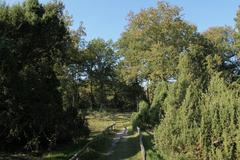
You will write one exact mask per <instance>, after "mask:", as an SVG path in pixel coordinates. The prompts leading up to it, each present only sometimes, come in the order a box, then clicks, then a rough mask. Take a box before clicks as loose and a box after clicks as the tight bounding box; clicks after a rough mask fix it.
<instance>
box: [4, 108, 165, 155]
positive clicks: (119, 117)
mask: <svg viewBox="0 0 240 160" xmlns="http://www.w3.org/2000/svg"><path fill="white" fill-rule="evenodd" d="M130 117H131V114H130V113H118V112H91V113H89V114H88V116H87V120H88V124H89V128H90V130H91V134H90V137H89V139H88V140H86V141H82V142H81V143H80V144H68V145H63V146H58V147H57V148H55V149H54V150H53V151H51V152H46V153H44V154H42V156H40V158H37V156H32V155H31V154H27V155H24V154H17V155H14V154H12V155H10V154H8V155H5V156H2V155H4V154H1V153H0V160H3V159H4V160H5V159H6V160H15V159H16V160H17V159H19V160H28V159H29V160H30V159H31V160H38V159H41V160H42V159H43V160H67V159H69V158H70V157H71V156H72V155H74V154H75V153H76V152H77V151H79V150H80V149H81V148H82V147H83V146H84V144H86V143H87V142H89V141H91V140H92V139H93V138H95V137H96V136H98V135H99V134H101V132H102V131H103V130H104V129H105V128H106V127H108V126H109V125H111V124H113V123H114V122H115V123H116V126H115V131H116V132H119V131H121V130H123V128H124V127H128V128H129V134H128V136H125V137H124V140H121V141H120V142H118V143H117V144H116V146H115V147H114V148H112V138H113V137H114V136H115V135H114V134H110V135H107V136H104V137H103V138H101V139H99V140H98V141H96V142H94V143H93V144H92V145H91V146H90V147H89V148H88V149H87V151H86V152H84V154H83V155H82V156H81V158H80V159H83V160H93V159H101V160H117V159H128V160H137V159H141V156H142V155H141V151H140V145H139V137H138V134H137V133H136V132H133V131H132V129H131V127H130V126H131V125H130ZM143 136H144V137H143V143H144V147H145V150H146V153H147V159H154V158H153V156H152V155H154V153H155V151H154V149H153V148H154V147H153V146H154V144H153V143H152V140H153V136H152V135H151V134H149V133H146V132H143ZM111 149H112V152H111V154H109V151H110V150H111ZM1 157H4V158H2V159H1ZM38 157H39V156H38ZM157 159H161V158H159V157H158V158H157Z"/></svg>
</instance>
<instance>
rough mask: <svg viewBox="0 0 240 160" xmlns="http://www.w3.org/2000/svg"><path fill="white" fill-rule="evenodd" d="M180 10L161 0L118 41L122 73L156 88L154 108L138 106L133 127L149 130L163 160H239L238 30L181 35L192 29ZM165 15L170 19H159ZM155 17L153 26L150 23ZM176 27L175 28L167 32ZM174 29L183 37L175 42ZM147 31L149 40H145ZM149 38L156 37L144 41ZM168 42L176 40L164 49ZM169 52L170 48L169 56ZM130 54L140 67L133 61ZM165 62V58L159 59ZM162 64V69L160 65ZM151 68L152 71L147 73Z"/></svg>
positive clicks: (132, 22) (133, 20)
mask: <svg viewBox="0 0 240 160" xmlns="http://www.w3.org/2000/svg"><path fill="white" fill-rule="evenodd" d="M179 11H180V9H179V8H178V7H175V6H170V5H169V4H167V3H165V2H160V3H159V4H158V6H157V7H156V8H149V9H146V10H142V11H141V12H140V13H138V14H136V15H134V16H132V17H131V18H130V20H129V27H128V28H127V30H126V31H125V32H124V34H123V35H122V37H121V39H120V48H121V49H122V50H123V51H124V52H122V53H123V55H124V56H126V59H124V63H125V65H126V67H129V66H131V67H130V69H132V71H133V73H140V74H144V75H143V76H142V75H140V74H139V75H134V76H140V77H141V78H142V79H143V80H146V81H148V82H150V83H147V84H146V87H147V88H153V89H155V91H154V92H152V90H153V89H151V92H152V95H153V96H152V97H149V98H150V99H149V101H150V102H151V105H150V106H151V107H148V105H143V104H142V103H140V105H139V106H140V107H141V108H140V109H139V111H138V112H137V113H134V114H133V117H132V119H133V121H132V124H133V126H136V125H137V126H140V127H142V128H145V129H149V128H153V127H154V141H155V147H156V150H157V151H158V153H159V154H160V155H161V156H163V158H165V159H174V160H175V159H191V160H192V159H239V157H240V147H239V119H240V117H239V113H240V112H239V107H240V104H239V98H240V97H239V57H238V51H239V46H238V43H239V34H240V33H239V30H238V28H237V29H232V28H231V27H215V28H210V29H209V30H207V31H206V32H204V33H203V34H200V33H197V32H196V30H191V31H193V32H187V33H184V31H186V30H184V31H183V30H181V29H183V28H181V26H179V23H178V22H181V24H185V25H184V29H187V28H188V31H189V27H190V28H194V27H193V26H192V25H190V24H188V23H186V22H184V20H182V17H181V16H180V12H179ZM239 12H240V11H238V14H237V18H236V22H237V27H239V15H240V14H239ZM156 13H158V14H156ZM154 15H155V16H154ZM166 15H167V17H168V19H164V17H165V16H166ZM176 15H177V17H176ZM144 17H145V18H144ZM146 17H147V18H146ZM156 17H159V18H158V19H157V21H152V20H156ZM161 18H163V19H161ZM176 18H177V19H176ZM171 20H172V21H173V22H172V23H171V24H172V25H169V23H170V22H171ZM149 21H151V22H152V23H149ZM145 22H146V23H145ZM153 22H155V23H153ZM173 24H174V25H177V26H178V27H175V28H174V27H173V28H171V27H172V26H174V25H173ZM164 25H167V26H168V29H164ZM138 27H139V28H138ZM182 27H183V26H182ZM132 28H134V30H133V29H132ZM153 28H154V29H156V30H154V29H153ZM161 29H164V31H165V32H164V34H163V32H162V31H161ZM179 30H181V33H182V34H183V35H184V36H183V39H181V36H179V35H178V36H177V37H174V35H175V34H174V33H178V32H179ZM147 31H151V33H152V34H150V33H148V34H144V33H145V32H147ZM133 32H134V33H135V34H136V35H135V34H134V33H133ZM143 35H144V36H143ZM152 35H155V37H158V39H157V40H156V41H151V42H150V43H147V42H149V41H148V40H152ZM133 38H134V39H133ZM185 38H186V39H185ZM143 39H144V40H143ZM169 39H173V41H171V43H167V42H170V40H169ZM128 40H129V41H128ZM182 40H185V41H183V42H185V43H183V42H182ZM179 42H181V43H179ZM139 43H142V44H141V45H138V44H139ZM156 43H158V44H161V47H159V49H158V50H156V48H153V46H152V45H154V44H156ZM163 44H164V45H163ZM168 45H169V46H168ZM168 47H171V50H166V48H168ZM168 49H169V48H168ZM120 51H121V50H120ZM153 51H154V52H153ZM159 54H161V55H162V56H159ZM135 56H137V57H138V56H140V57H141V59H140V60H141V61H142V62H144V63H140V62H138V63H136V62H135V61H136V60H137V58H133V57H135ZM155 56H156V57H155ZM164 56H166V57H168V58H170V59H166V58H164V59H162V57H164ZM171 56H173V57H174V58H171ZM162 61H163V62H165V64H164V65H163V66H159V65H158V63H159V62H162ZM152 63H154V65H153V64H152ZM167 63H170V64H171V65H167ZM151 67H155V69H154V70H153V71H150V72H145V71H146V70H148V69H151ZM128 71H131V70H128ZM146 73H147V74H146ZM154 73H160V74H154ZM161 74H162V75H165V76H159V75H161ZM126 78H129V77H126ZM158 83H160V85H157V84H158ZM152 86H155V87H152ZM145 117H147V118H145Z"/></svg>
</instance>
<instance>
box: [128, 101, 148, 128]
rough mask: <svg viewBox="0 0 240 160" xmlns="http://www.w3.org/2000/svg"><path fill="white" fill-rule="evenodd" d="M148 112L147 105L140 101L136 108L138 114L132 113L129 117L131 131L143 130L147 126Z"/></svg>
mask: <svg viewBox="0 0 240 160" xmlns="http://www.w3.org/2000/svg"><path fill="white" fill-rule="evenodd" d="M148 110H149V104H148V103H147V102H145V101H141V102H140V103H139V106H138V112H137V113H133V114H132V117H131V121H132V127H133V129H136V128H137V127H140V128H141V129H144V128H146V127H147V126H148V123H147V122H148Z"/></svg>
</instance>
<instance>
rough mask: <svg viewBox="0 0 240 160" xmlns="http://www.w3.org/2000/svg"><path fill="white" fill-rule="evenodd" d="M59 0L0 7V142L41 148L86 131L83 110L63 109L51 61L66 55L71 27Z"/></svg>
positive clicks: (60, 63)
mask: <svg viewBox="0 0 240 160" xmlns="http://www.w3.org/2000/svg"><path fill="white" fill-rule="evenodd" d="M63 8H64V6H63V4H62V3H60V2H55V3H48V4H46V5H42V4H40V3H39V2H38V1H37V0H27V1H25V2H24V3H23V4H17V5H14V6H11V7H9V6H5V5H1V10H0V15H1V16H0V24H1V28H0V33H1V37H0V39H1V44H0V46H1V47H0V58H1V69H0V74H1V80H0V88H1V92H0V97H1V98H0V108H1V112H0V119H1V122H0V128H1V129H0V130H1V134H0V137H1V141H0V143H1V146H2V147H1V148H2V149H13V148H14V147H16V148H20V147H23V146H24V147H25V148H26V149H29V150H39V149H40V148H41V147H44V148H46V147H52V146H53V144H55V143H59V142H60V141H61V142H63V141H65V140H70V141H71V139H75V138H80V137H82V136H85V135H86V134H87V133H88V129H87V127H86V123H85V120H84V116H83V115H80V114H78V110H77V109H75V108H73V106H72V107H69V108H67V109H65V110H63V108H64V104H63V99H62V96H61V91H59V87H60V85H61V83H60V81H59V79H58V77H57V73H56V71H55V66H57V68H61V67H62V66H63V64H64V60H65V58H66V57H67V53H68V50H69V47H70V46H71V44H70V33H69V30H68V26H67V24H66V22H65V17H64V14H63Z"/></svg>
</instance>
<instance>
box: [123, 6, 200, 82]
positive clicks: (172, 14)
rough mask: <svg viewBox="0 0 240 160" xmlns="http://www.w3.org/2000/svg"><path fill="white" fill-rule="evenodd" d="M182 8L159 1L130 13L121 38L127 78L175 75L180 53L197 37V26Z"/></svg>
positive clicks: (155, 79)
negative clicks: (186, 17)
mask: <svg viewBox="0 0 240 160" xmlns="http://www.w3.org/2000/svg"><path fill="white" fill-rule="evenodd" d="M180 11H181V9H180V8H179V7H176V6H170V5H169V4H168V3H165V2H159V3H158V5H157V7H155V8H148V9H145V10H142V11H141V12H140V13H138V14H133V13H130V15H129V24H128V27H127V29H126V31H125V32H123V34H122V36H121V38H120V40H119V54H121V55H122V56H123V63H124V65H123V70H122V72H123V75H124V78H125V79H126V80H127V81H135V79H137V80H138V81H139V82H142V81H143V80H147V81H152V83H155V82H157V81H161V80H163V81H167V80H169V79H170V78H175V76H176V73H177V65H178V61H179V56H180V54H181V52H183V51H184V50H185V49H186V48H187V47H188V46H189V42H190V41H192V43H194V42H195V41H196V35H197V32H196V27H195V26H193V25H190V24H188V23H187V22H185V21H184V20H183V19H182V17H181V13H180Z"/></svg>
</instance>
